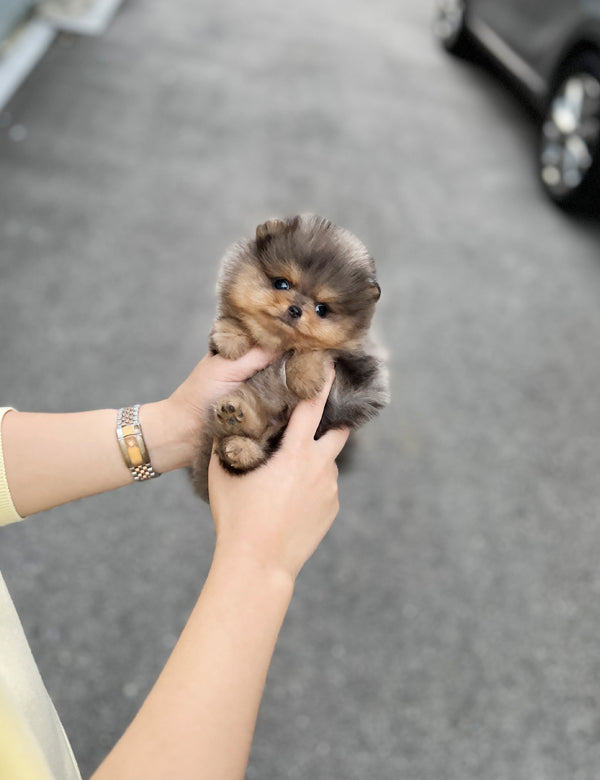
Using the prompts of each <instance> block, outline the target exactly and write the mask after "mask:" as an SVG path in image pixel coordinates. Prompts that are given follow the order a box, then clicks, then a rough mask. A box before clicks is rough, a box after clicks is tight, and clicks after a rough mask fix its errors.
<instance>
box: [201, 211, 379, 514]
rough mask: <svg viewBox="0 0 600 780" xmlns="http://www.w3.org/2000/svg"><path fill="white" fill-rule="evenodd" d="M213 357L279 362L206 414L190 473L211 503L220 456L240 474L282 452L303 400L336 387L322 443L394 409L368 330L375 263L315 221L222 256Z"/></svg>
mask: <svg viewBox="0 0 600 780" xmlns="http://www.w3.org/2000/svg"><path fill="white" fill-rule="evenodd" d="M217 289H218V310H217V319H216V320H215V322H214V324H213V327H212V331H211V334H210V349H211V351H212V352H213V354H214V353H219V354H220V355H222V356H223V357H225V358H229V359H231V360H235V359H236V358H239V357H241V356H242V355H244V354H245V353H246V352H247V351H248V350H249V349H250V348H251V347H252V346H254V345H258V346H260V347H263V348H264V349H266V350H269V351H272V352H273V353H276V354H277V355H279V357H278V358H277V359H276V360H275V362H274V363H272V364H271V365H270V366H268V367H267V368H265V369H263V370H262V371H259V372H258V373H257V374H255V375H254V376H253V377H251V378H250V379H248V380H247V381H246V382H245V383H244V384H243V385H241V386H240V387H239V388H238V389H236V390H235V391H234V392H233V393H231V394H230V395H228V396H227V397H225V398H220V399H219V400H218V401H217V402H216V403H214V404H213V406H212V407H211V409H209V410H208V414H207V422H206V424H205V430H204V437H203V441H202V443H201V445H200V447H199V451H198V454H197V458H196V461H195V464H194V466H193V469H192V477H193V483H194V487H195V489H196V492H197V493H198V494H199V495H200V496H201V497H202V498H203V499H204V500H208V463H209V460H210V456H211V452H212V449H213V446H214V449H215V451H216V453H217V454H218V456H219V459H220V461H221V463H222V465H223V466H224V467H225V468H226V469H227V470H228V471H230V472H232V473H235V474H243V473H245V472H248V471H250V470H252V469H255V468H256V467H257V466H260V465H261V464H263V463H265V461H266V460H267V459H268V458H269V456H270V455H271V454H272V453H273V452H274V451H275V450H276V449H277V446H278V445H279V443H280V441H281V437H282V435H283V433H284V431H285V426H286V424H287V422H288V420H289V417H290V414H291V413H292V411H293V409H294V407H295V406H296V404H297V403H298V401H299V400H300V399H303V398H313V397H314V396H315V395H317V394H318V393H319V391H320V390H321V389H322V388H323V385H324V383H325V381H326V377H327V371H328V366H329V365H330V363H331V361H332V360H333V362H334V365H335V380H334V383H333V387H332V389H331V392H330V394H329V398H328V400H327V404H326V406H325V410H324V413H323V417H322V420H321V423H320V425H319V428H318V431H317V433H316V438H318V437H319V436H321V435H322V434H324V433H325V432H326V431H328V430H330V429H331V428H339V427H342V426H348V427H350V428H358V427H359V426H361V425H362V424H363V423H365V422H366V421H367V420H369V419H371V418H372V417H374V416H375V415H376V414H377V413H378V412H379V410H380V409H382V408H383V407H384V406H385V404H386V403H387V401H388V391H387V381H386V375H385V371H384V368H383V365H382V362H381V360H380V359H379V358H378V357H377V356H376V354H375V351H374V348H373V346H372V344H371V342H370V341H369V336H368V334H369V326H370V324H371V319H372V317H373V313H374V310H375V304H376V302H377V301H378V300H379V297H380V295H381V290H380V287H379V285H378V284H377V280H376V278H375V262H374V260H373V258H372V257H371V256H370V255H369V253H368V251H367V249H366V248H365V246H364V245H363V244H362V243H361V242H360V241H359V240H358V239H357V238H356V237H355V236H354V235H352V233H350V232H348V231H347V230H344V229H342V228H339V227H337V226H336V225H334V224H333V223H332V222H330V221H328V220H326V219H323V218H321V217H318V216H315V215H308V216H307V215H303V216H296V217H293V218H289V219H284V220H280V219H274V220H269V221H268V222H265V223H264V224H262V225H259V226H258V227H257V229H256V236H255V237H254V238H251V239H250V238H249V239H244V240H241V241H238V242H237V243H235V244H234V245H233V246H232V247H231V248H230V249H229V250H228V251H227V253H226V254H225V257H224V258H223V261H222V266H221V272H220V277H219V282H218V288H217Z"/></svg>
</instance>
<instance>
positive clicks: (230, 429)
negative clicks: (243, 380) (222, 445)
mask: <svg viewBox="0 0 600 780" xmlns="http://www.w3.org/2000/svg"><path fill="white" fill-rule="evenodd" d="M213 412H214V416H215V422H216V424H217V429H218V430H220V431H221V432H222V435H225V436H233V435H234V434H235V435H238V434H241V435H243V436H251V437H252V438H255V439H258V438H260V437H261V436H262V434H263V433H264V431H265V425H266V419H265V415H264V410H263V409H262V407H261V405H260V403H258V401H257V399H256V398H255V397H254V396H253V395H252V394H251V393H250V392H249V391H248V390H247V389H246V388H243V387H242V388H240V389H239V390H238V392H236V393H232V394H231V395H226V396H223V398H220V399H219V400H218V401H217V402H216V403H215V404H214V406H213Z"/></svg>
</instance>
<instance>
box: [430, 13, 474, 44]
mask: <svg viewBox="0 0 600 780" xmlns="http://www.w3.org/2000/svg"><path fill="white" fill-rule="evenodd" d="M466 21H467V3H466V0H437V2H436V7H435V13H434V18H433V32H434V35H435V37H436V38H437V39H438V40H439V41H440V43H441V44H442V46H443V47H444V48H445V49H446V51H449V52H450V53H451V54H456V55H457V56H459V57H466V56H468V55H470V54H471V49H472V42H471V38H470V36H469V32H468V30H467V25H466Z"/></svg>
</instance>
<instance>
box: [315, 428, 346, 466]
mask: <svg viewBox="0 0 600 780" xmlns="http://www.w3.org/2000/svg"><path fill="white" fill-rule="evenodd" d="M348 436H350V429H349V428H333V429H332V430H330V431H327V433H326V434H324V435H323V436H321V438H320V439H319V441H317V442H315V444H316V445H317V446H318V447H320V448H321V450H322V451H323V452H324V453H325V455H326V456H328V457H330V458H333V459H335V458H337V456H338V455H339V454H340V452H341V451H342V450H343V449H344V446H345V444H346V442H347V441H348Z"/></svg>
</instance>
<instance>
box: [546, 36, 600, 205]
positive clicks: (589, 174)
mask: <svg viewBox="0 0 600 780" xmlns="http://www.w3.org/2000/svg"><path fill="white" fill-rule="evenodd" d="M538 172H539V177H540V181H541V183H542V186H543V188H544V190H545V191H546V193H547V194H548V196H549V197H550V198H551V199H552V200H553V201H554V202H555V203H556V204H557V205H558V206H560V207H562V208H564V209H565V210H567V211H572V212H578V213H584V214H594V215H595V216H598V215H600V203H599V199H600V53H599V52H596V51H586V52H584V53H582V54H579V55H577V56H576V57H575V58H574V59H572V60H571V61H569V62H568V63H567V64H566V66H565V67H564V69H563V70H562V72H561V74H560V76H559V78H558V79H557V80H556V84H555V86H554V88H553V89H552V90H551V94H550V97H549V99H548V102H547V106H546V110H545V112H544V115H543V119H542V122H541V125H540V134H539V154H538Z"/></svg>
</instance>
